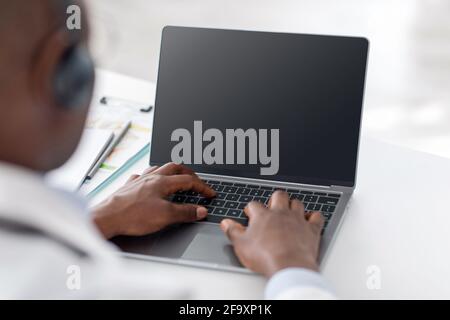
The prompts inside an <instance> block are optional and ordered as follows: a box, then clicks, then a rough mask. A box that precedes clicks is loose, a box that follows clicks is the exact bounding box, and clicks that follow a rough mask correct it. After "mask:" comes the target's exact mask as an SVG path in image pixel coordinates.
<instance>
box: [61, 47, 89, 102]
mask: <svg viewBox="0 0 450 320" xmlns="http://www.w3.org/2000/svg"><path fill="white" fill-rule="evenodd" d="M94 79H95V70H94V63H93V61H92V58H91V55H90V53H89V51H88V50H87V48H85V47H83V46H80V45H77V46H74V47H72V48H70V49H69V50H67V52H66V53H65V54H64V56H63V58H62V60H61V62H60V63H59V64H58V66H57V69H56V73H55V77H54V80H53V87H54V95H55V98H56V102H57V103H58V105H60V106H61V107H63V108H67V109H75V108H78V107H81V106H87V105H89V102H90V101H89V99H90V98H91V93H92V89H93V87H94Z"/></svg>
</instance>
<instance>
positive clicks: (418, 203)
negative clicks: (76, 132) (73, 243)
mask: <svg viewBox="0 0 450 320" xmlns="http://www.w3.org/2000/svg"><path fill="white" fill-rule="evenodd" d="M97 83H98V84H97V86H96V92H97V93H98V94H114V95H115V96H120V97H123V98H129V99H133V100H136V101H153V99H154V91H155V85H154V84H152V83H148V82H145V81H142V80H137V79H133V78H130V77H126V76H122V75H119V74H115V73H111V72H107V71H99V72H98V82H97ZM147 164H148V158H147V157H145V158H144V159H142V160H140V161H139V162H137V163H136V164H135V165H134V166H133V167H132V168H130V169H129V173H128V172H127V173H126V174H124V175H123V176H121V177H119V178H118V179H117V180H115V181H114V182H113V183H112V184H111V185H110V186H108V187H107V188H105V189H104V190H103V191H102V192H101V193H99V194H98V195H97V196H96V197H95V198H94V199H93V200H92V201H93V203H96V202H98V201H100V200H101V199H103V198H105V197H107V196H108V195H109V194H111V192H113V191H114V190H116V189H117V188H118V187H119V186H121V185H122V184H123V183H124V182H125V181H126V179H127V176H129V175H130V174H131V173H140V172H141V171H142V170H144V169H145V168H146V167H147ZM449 196H450V161H449V160H447V159H444V158H439V157H436V156H433V155H429V154H425V153H421V152H417V151H413V150H408V149H404V148H401V147H397V146H394V145H389V144H386V143H383V142H379V141H377V140H375V139H373V138H371V137H367V136H365V135H363V137H362V139H361V149H360V155H359V168H358V181H357V187H356V191H355V193H354V195H353V198H352V200H351V202H350V205H349V208H348V210H347V212H346V214H345V217H344V221H343V223H342V227H341V229H340V231H339V232H338V234H337V237H336V241H335V243H334V245H333V246H332V248H331V249H330V250H331V251H330V254H329V255H328V257H327V259H326V260H325V262H324V264H323V266H322V271H323V274H324V276H325V277H326V279H327V280H328V281H329V283H330V284H331V286H332V287H333V288H334V290H335V292H336V293H337V295H338V296H339V297H341V298H355V299H360V298H362V299H364V298H369V299H370V298H375V299H382V298H385V299H389V298H394V299H396V298H397V299H403V298H447V299H449V298H450V252H449V250H448V248H449V247H450V210H448V209H449V208H448V207H449V206H448V205H447V198H448V197H449ZM447 211H449V212H447ZM129 263H133V264H137V265H139V266H140V267H142V268H146V269H148V272H149V273H152V274H155V273H158V274H160V275H161V276H162V277H163V276H167V277H170V278H172V279H177V281H179V282H180V283H183V284H185V285H187V286H190V287H191V288H192V289H193V292H194V294H195V296H196V297H198V298H201V299H258V298H261V297H262V293H263V290H264V285H265V280H264V279H263V278H262V277H260V276H257V275H244V274H237V273H231V272H222V271H213V270H206V269H198V268H192V267H185V266H177V265H171V264H165V263H156V262H149V261H138V260H130V261H129ZM377 279H378V280H379V282H378V284H379V286H376V285H375V286H374V285H373V284H374V283H375V284H376V283H377ZM374 280H375V282H373V281H374ZM371 284H372V285H371Z"/></svg>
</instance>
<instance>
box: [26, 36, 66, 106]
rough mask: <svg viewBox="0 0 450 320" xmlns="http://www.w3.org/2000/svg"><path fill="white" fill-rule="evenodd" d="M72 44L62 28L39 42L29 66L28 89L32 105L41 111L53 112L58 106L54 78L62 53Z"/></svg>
mask: <svg viewBox="0 0 450 320" xmlns="http://www.w3.org/2000/svg"><path fill="white" fill-rule="evenodd" d="M71 46H73V43H72V41H70V40H69V37H68V36H67V33H66V32H64V30H58V31H55V32H53V33H52V34H50V35H49V36H48V37H46V38H45V39H44V41H42V42H41V45H40V47H38V48H37V50H36V54H35V55H34V57H33V60H32V65H31V68H30V84H29V87H30V90H31V94H32V98H33V100H34V102H35V103H34V105H35V106H36V107H39V108H40V109H41V110H42V112H45V111H48V112H50V113H51V112H55V108H59V107H61V106H58V101H57V99H56V95H55V88H54V78H55V74H56V70H57V68H58V65H59V64H60V62H61V61H62V59H63V57H64V54H65V53H66V52H67V50H68V49H69V48H70V47H71Z"/></svg>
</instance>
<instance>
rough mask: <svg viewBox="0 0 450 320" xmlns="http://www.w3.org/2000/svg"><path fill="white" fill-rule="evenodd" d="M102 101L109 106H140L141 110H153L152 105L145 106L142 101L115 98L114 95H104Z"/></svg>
mask: <svg viewBox="0 0 450 320" xmlns="http://www.w3.org/2000/svg"><path fill="white" fill-rule="evenodd" d="M100 103H101V104H104V105H107V106H116V107H134V108H135V107H140V106H141V107H140V109H139V111H141V112H150V111H152V110H153V106H152V105H148V106H145V105H143V104H142V103H138V102H133V101H128V100H125V99H121V98H113V97H103V98H101V99H100Z"/></svg>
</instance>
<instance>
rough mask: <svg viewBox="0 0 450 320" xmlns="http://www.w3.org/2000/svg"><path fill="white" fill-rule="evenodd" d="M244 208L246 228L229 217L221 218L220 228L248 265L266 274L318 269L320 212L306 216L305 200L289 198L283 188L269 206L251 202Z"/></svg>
mask: <svg viewBox="0 0 450 320" xmlns="http://www.w3.org/2000/svg"><path fill="white" fill-rule="evenodd" d="M244 211H245V213H246V214H247V216H248V217H249V226H248V227H247V228H245V227H244V226H242V225H241V224H239V223H237V222H235V221H233V220H229V219H226V220H223V221H222V223H221V228H222V230H223V231H224V232H225V233H226V234H227V236H228V238H229V239H230V241H231V242H232V244H233V246H234V251H235V252H236V255H237V256H238V258H239V260H240V261H241V263H242V264H243V265H244V266H245V267H247V268H249V269H251V270H253V271H255V272H258V273H262V274H263V275H265V276H267V277H271V276H272V275H273V274H274V273H276V272H277V271H280V270H282V269H284V268H288V267H301V268H307V269H311V270H318V265H317V257H318V252H319V242H320V232H321V230H322V226H323V218H322V215H321V214H320V212H313V213H311V214H308V215H306V216H305V208H304V206H303V203H301V202H300V201H298V200H292V201H290V200H289V195H288V194H287V193H286V192H281V191H276V192H275V193H274V194H273V195H272V197H271V198H270V201H269V205H268V207H265V206H264V205H263V204H261V203H259V202H250V203H249V204H248V205H247V207H246V208H245V209H244Z"/></svg>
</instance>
